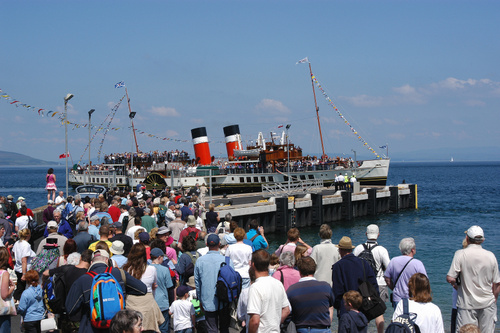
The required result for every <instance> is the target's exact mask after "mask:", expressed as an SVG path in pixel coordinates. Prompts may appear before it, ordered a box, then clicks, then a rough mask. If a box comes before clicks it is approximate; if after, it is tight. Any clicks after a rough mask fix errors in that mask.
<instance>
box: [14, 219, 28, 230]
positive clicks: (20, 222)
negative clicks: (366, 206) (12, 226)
mask: <svg viewBox="0 0 500 333" xmlns="http://www.w3.org/2000/svg"><path fill="white" fill-rule="evenodd" d="M29 221H30V220H29V217H28V215H22V216H19V217H18V218H17V219H16V227H18V228H19V231H21V230H23V229H26V228H27V227H28V222H29ZM19 231H18V232H19Z"/></svg>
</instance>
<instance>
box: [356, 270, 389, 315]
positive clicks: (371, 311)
mask: <svg viewBox="0 0 500 333" xmlns="http://www.w3.org/2000/svg"><path fill="white" fill-rule="evenodd" d="M362 264H363V277H364V280H363V281H362V282H361V284H360V285H359V287H358V288H359V293H360V294H361V296H362V297H363V303H362V304H361V307H360V308H359V311H360V312H362V313H363V314H364V315H365V316H366V319H368V321H370V320H372V319H374V318H377V317H378V316H380V315H383V314H384V313H385V310H386V309H387V306H386V305H385V302H384V301H382V299H381V298H380V294H379V292H378V291H377V289H376V288H375V287H374V286H373V285H372V284H371V283H370V282H369V281H368V280H367V279H366V270H365V263H364V262H362Z"/></svg>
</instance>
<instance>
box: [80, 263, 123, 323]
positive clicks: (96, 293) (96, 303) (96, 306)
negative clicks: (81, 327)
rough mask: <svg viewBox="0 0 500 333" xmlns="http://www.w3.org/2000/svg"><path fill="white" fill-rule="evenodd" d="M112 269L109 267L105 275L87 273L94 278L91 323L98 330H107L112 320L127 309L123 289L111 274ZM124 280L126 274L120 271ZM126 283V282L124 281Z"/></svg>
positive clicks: (91, 296) (91, 294)
mask: <svg viewBox="0 0 500 333" xmlns="http://www.w3.org/2000/svg"><path fill="white" fill-rule="evenodd" d="M111 270H112V267H107V268H106V270H105V271H104V273H100V274H97V273H96V272H93V271H90V272H87V274H88V275H90V276H91V277H92V288H91V289H90V302H89V303H90V323H91V324H92V326H93V327H95V328H98V329H107V328H109V326H110V325H111V319H112V318H113V316H114V315H115V314H116V313H117V312H118V311H120V310H123V309H124V308H125V297H124V295H123V289H122V287H121V286H120V284H119V283H118V281H117V280H116V279H115V277H114V276H113V275H112V274H111ZM120 272H121V274H122V279H123V278H124V276H125V273H124V272H123V271H122V270H121V269H120ZM123 282H124V283H125V280H123Z"/></svg>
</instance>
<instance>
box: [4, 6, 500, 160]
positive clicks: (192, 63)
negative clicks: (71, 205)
mask: <svg viewBox="0 0 500 333" xmlns="http://www.w3.org/2000/svg"><path fill="white" fill-rule="evenodd" d="M0 8H1V10H0V31H2V47H1V48H0V64H1V66H2V67H1V68H2V69H1V72H0V89H2V94H8V95H9V96H10V97H12V98H13V99H14V100H18V101H19V102H18V103H14V104H10V103H11V102H13V101H14V100H7V99H6V98H0V123H1V124H2V135H1V136H0V150H6V151H15V152H19V153H23V154H27V155H30V156H33V157H37V158H42V159H45V160H57V157H58V156H59V154H62V153H63V152H64V127H63V126H61V123H60V121H57V117H54V118H52V117H47V116H46V115H45V116H44V117H42V116H39V115H38V113H37V112H36V111H37V110H38V109H40V108H43V109H45V110H53V111H62V110H63V107H64V103H63V98H64V96H65V95H66V94H67V93H73V94H74V95H75V97H74V98H73V99H72V100H71V101H70V102H69V115H68V119H69V121H71V122H72V123H77V124H86V123H87V122H88V115H87V111H88V110H89V109H91V108H94V109H96V112H95V113H94V115H93V117H92V123H93V125H99V124H101V123H102V122H103V121H104V119H105V117H106V116H107V115H108V114H109V113H110V111H111V107H112V106H113V105H114V104H115V103H116V102H117V101H118V100H119V99H120V98H121V97H122V96H123V94H124V93H125V91H124V89H123V88H122V89H115V88H114V84H115V83H117V82H118V81H122V80H123V81H125V84H126V85H127V88H128V92H129V95H130V99H131V106H132V110H133V111H136V112H137V116H136V119H135V126H136V128H137V129H139V130H141V131H143V132H145V133H146V134H153V135H155V136H157V137H160V138H169V139H172V140H160V139H157V138H151V137H148V136H147V135H146V134H138V135H137V138H138V141H139V148H140V149H141V150H143V151H150V150H172V149H184V150H187V151H188V152H190V153H191V154H192V152H193V148H192V143H191V133H190V130H191V129H192V128H196V127H201V126H204V127H206V128H207V132H208V137H209V140H210V141H211V143H210V149H211V153H212V155H215V156H223V155H225V146H224V144H223V143H222V142H223V141H224V136H223V131H222V128H223V127H224V126H227V125H233V124H239V125H240V130H241V134H242V137H243V139H244V140H255V138H256V137H257V134H258V132H259V131H262V132H263V133H264V134H265V135H266V136H269V133H270V132H273V131H274V132H278V131H279V130H278V126H279V125H281V124H291V125H292V127H291V128H290V137H291V140H292V141H293V142H294V143H295V144H297V145H299V146H301V147H302V148H303V149H304V152H306V153H320V152H321V145H320V140H319V135H318V129H317V121H316V114H315V111H314V101H313V96H312V89H311V81H310V76H309V71H308V66H307V65H306V64H300V65H296V62H297V61H298V60H300V59H302V58H304V57H308V58H309V60H310V61H311V64H312V69H313V72H314V74H315V75H316V77H317V79H318V80H319V82H320V83H321V84H322V86H323V88H324V89H325V91H326V93H327V95H328V96H329V97H330V98H331V99H332V100H333V102H334V103H335V105H336V106H338V108H339V110H340V111H341V113H342V114H343V115H344V116H345V118H346V119H347V120H348V121H349V123H350V124H351V126H352V127H353V128H355V129H356V130H357V132H358V133H359V134H360V135H361V137H362V138H363V139H364V140H365V141H366V142H367V143H368V144H369V145H370V146H371V147H373V148H374V149H375V150H376V151H377V152H378V153H384V150H383V149H379V148H378V147H379V146H382V145H385V144H386V143H388V144H389V147H390V155H391V157H393V158H395V159H396V158H397V156H398V154H403V153H404V154H407V153H408V152H412V151H425V150H431V149H444V150H446V151H450V154H453V152H454V151H457V152H458V151H461V150H467V149H477V148H478V147H493V148H494V149H495V150H496V152H497V153H498V152H499V151H500V129H499V123H500V113H499V105H500V103H499V102H500V72H499V68H500V67H499V66H498V59H500V44H499V43H498V38H499V33H500V20H498V13H500V3H499V2H497V1H234V0H233V1H3V0H1V1H0ZM316 94H317V97H318V106H319V108H320V117H321V124H322V129H323V136H324V142H325V150H326V152H327V153H328V154H329V155H341V154H351V150H352V149H353V150H356V151H357V152H358V157H362V158H363V157H364V158H369V157H373V156H374V155H373V154H372V153H371V152H370V151H369V150H367V149H366V148H365V147H363V144H362V142H360V140H358V139H357V138H356V136H355V135H354V134H353V133H352V131H351V129H350V127H349V126H347V125H346V124H345V123H344V120H343V119H341V118H340V117H339V116H338V114H337V113H336V112H335V110H333V108H332V107H331V106H330V105H328V103H327V102H326V101H325V99H324V98H323V97H322V95H321V92H320V91H319V90H316ZM0 95H1V94H0ZM16 104H18V105H20V104H27V105H32V106H35V107H36V109H34V110H33V109H30V110H28V109H26V108H25V107H22V106H18V107H16V106H15V105H16ZM127 126H129V119H128V108H127V105H126V103H125V102H124V103H122V105H121V106H120V108H119V109H118V111H117V113H116V116H115V117H114V119H113V122H112V124H111V127H120V128H123V129H120V130H116V131H110V132H108V133H107V135H106V140H105V141H104V144H103V146H102V153H110V152H124V151H129V150H130V149H131V146H132V144H131V135H130V131H129V130H128V129H127ZM103 133H104V131H101V132H99V133H98V134H97V135H96V139H95V140H94V141H93V143H92V157H95V156H97V153H98V149H99V147H100V142H101V139H102V135H103ZM92 134H94V133H92ZM68 136H69V150H70V152H71V155H72V158H73V161H74V162H76V161H78V160H79V159H80V156H82V154H83V151H84V149H85V147H86V146H87V144H88V130H87V129H86V128H80V129H73V126H69V135H68ZM84 156H85V157H86V156H88V154H87V153H85V155H84ZM423 158H424V157H423ZM444 159H449V156H445V157H444Z"/></svg>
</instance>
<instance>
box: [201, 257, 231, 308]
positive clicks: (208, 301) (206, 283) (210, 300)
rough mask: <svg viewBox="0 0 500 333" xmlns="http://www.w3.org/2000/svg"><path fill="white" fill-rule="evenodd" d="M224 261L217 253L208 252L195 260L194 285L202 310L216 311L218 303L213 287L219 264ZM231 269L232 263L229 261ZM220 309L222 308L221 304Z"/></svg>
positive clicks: (215, 282)
mask: <svg viewBox="0 0 500 333" xmlns="http://www.w3.org/2000/svg"><path fill="white" fill-rule="evenodd" d="M224 261H225V257H224V256H222V255H221V254H220V253H219V251H208V253H207V254H205V255H204V256H201V257H199V258H198V260H196V265H194V281H195V284H196V295H197V296H198V299H199V300H200V302H201V304H202V305H203V309H204V310H205V311H208V312H215V311H217V305H218V303H219V301H218V299H217V297H216V296H215V285H216V284H217V276H218V275H219V269H220V264H221V263H223V262H224ZM229 264H230V266H231V267H234V266H233V262H232V261H231V260H229ZM220 305H221V308H222V304H220Z"/></svg>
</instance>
